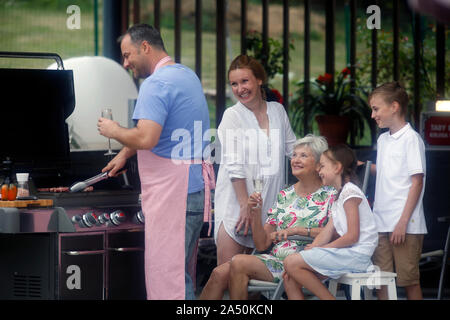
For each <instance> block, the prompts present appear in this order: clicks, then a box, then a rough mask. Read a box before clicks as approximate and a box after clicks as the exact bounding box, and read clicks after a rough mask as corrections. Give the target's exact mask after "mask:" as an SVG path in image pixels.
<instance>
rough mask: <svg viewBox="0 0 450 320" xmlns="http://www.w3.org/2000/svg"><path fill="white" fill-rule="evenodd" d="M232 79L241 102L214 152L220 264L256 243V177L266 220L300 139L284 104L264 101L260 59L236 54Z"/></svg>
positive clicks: (228, 113) (229, 113)
mask: <svg viewBox="0 0 450 320" xmlns="http://www.w3.org/2000/svg"><path fill="white" fill-rule="evenodd" d="M228 80H229V83H230V85H231V88H232V91H233V94H234V96H235V97H236V98H237V99H238V102H237V103H236V104H235V105H234V106H232V107H229V108H227V109H226V110H225V112H224V114H223V118H222V121H221V123H220V125H219V127H218V129H217V134H218V138H219V142H220V145H219V148H217V149H216V152H217V153H216V155H217V156H218V154H220V159H221V160H220V161H221V162H220V168H219V173H218V176H217V183H216V189H215V199H214V238H215V241H216V245H217V265H221V264H223V263H226V262H228V261H230V260H231V258H232V257H233V256H235V255H236V254H239V253H248V252H250V250H251V249H250V248H253V247H254V243H253V239H252V236H251V229H250V217H249V213H248V212H247V203H248V198H249V195H250V194H252V193H253V192H254V187H253V181H252V180H253V177H255V176H256V175H262V176H263V177H264V186H263V190H262V192H261V196H262V198H263V199H264V201H263V205H262V210H261V212H262V217H261V221H263V222H264V221H266V218H267V212H268V210H269V209H270V208H271V207H272V205H273V204H274V203H275V201H276V196H277V194H278V192H279V191H280V190H281V189H282V188H283V187H285V185H286V182H287V181H285V156H288V157H290V156H291V155H292V151H293V145H294V143H295V141H296V137H295V134H294V132H293V131H292V128H291V125H290V123H289V118H288V116H287V114H286V111H285V110H284V107H283V106H282V105H281V104H279V103H278V102H267V101H266V100H265V94H264V90H263V85H264V84H265V82H266V81H267V76H266V73H265V71H264V68H263V67H262V65H261V64H260V63H259V62H258V61H257V60H255V59H254V58H251V57H248V56H246V55H239V56H238V57H236V58H235V59H234V60H233V62H232V63H231V65H230V68H229V70H228ZM225 276H227V275H225ZM204 294H205V295H207V293H206V292H203V293H202V295H204Z"/></svg>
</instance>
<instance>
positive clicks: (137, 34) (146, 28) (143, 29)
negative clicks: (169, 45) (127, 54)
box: [117, 23, 166, 52]
mask: <svg viewBox="0 0 450 320" xmlns="http://www.w3.org/2000/svg"><path fill="white" fill-rule="evenodd" d="M127 34H129V35H130V38H131V42H133V43H134V44H136V45H140V44H141V42H142V41H144V40H145V41H147V42H148V43H149V44H150V45H151V46H153V47H156V48H159V49H160V50H163V51H164V52H166V48H165V47H164V42H163V40H162V38H161V34H160V33H159V31H158V30H157V29H156V28H153V27H152V26H150V25H148V24H145V23H140V24H135V25H134V26H131V27H130V28H129V29H128V30H127V32H125V34H124V35H122V36H120V37H119V39H117V42H119V43H121V42H122V40H123V38H124V37H125V36H126V35H127Z"/></svg>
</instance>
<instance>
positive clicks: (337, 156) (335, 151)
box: [323, 144, 360, 186]
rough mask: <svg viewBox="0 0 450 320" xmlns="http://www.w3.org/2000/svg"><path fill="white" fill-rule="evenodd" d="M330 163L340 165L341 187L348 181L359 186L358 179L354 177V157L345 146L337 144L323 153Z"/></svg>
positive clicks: (351, 151)
mask: <svg viewBox="0 0 450 320" xmlns="http://www.w3.org/2000/svg"><path fill="white" fill-rule="evenodd" d="M323 155H324V156H326V157H327V158H328V159H330V160H331V161H332V162H334V163H336V162H339V163H340V164H341V165H342V173H341V177H342V185H344V183H345V181H346V180H347V179H348V180H349V181H350V182H353V183H354V184H356V185H358V186H360V183H359V179H358V177H357V175H356V163H357V159H356V155H355V151H353V150H352V149H351V148H350V147H349V146H347V145H346V144H338V145H335V146H331V147H329V148H328V150H326V151H325V152H324V153H323Z"/></svg>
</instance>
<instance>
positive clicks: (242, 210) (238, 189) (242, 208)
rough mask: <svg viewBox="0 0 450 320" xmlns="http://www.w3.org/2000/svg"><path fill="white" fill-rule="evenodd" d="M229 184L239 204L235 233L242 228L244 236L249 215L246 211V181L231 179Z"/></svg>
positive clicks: (247, 226)
mask: <svg viewBox="0 0 450 320" xmlns="http://www.w3.org/2000/svg"><path fill="white" fill-rule="evenodd" d="M231 184H232V185H233V189H234V192H235V194H236V198H237V200H238V203H239V220H238V222H237V223H236V232H238V231H239V230H241V229H242V228H244V229H243V230H244V236H246V235H247V233H248V228H249V226H250V215H249V212H248V210H247V208H248V191H247V184H246V179H238V178H233V179H231Z"/></svg>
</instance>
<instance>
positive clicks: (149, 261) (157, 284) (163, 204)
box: [137, 150, 214, 300]
mask: <svg viewBox="0 0 450 320" xmlns="http://www.w3.org/2000/svg"><path fill="white" fill-rule="evenodd" d="M137 154H138V166H139V176H140V180H141V193H142V210H143V212H144V216H145V284H146V289H147V299H149V300H184V299H185V264H184V256H185V252H184V249H185V226H186V200H187V192H188V181H189V166H190V164H189V163H183V162H182V161H178V162H177V163H175V162H174V161H173V160H172V159H168V158H162V157H159V156H157V155H155V154H154V153H152V152H151V151H148V150H138V151H137ZM202 167H203V178H204V180H205V202H207V203H205V211H204V220H205V221H209V222H211V204H210V203H209V199H210V189H213V188H214V171H213V169H212V165H211V164H209V163H205V162H203V163H202ZM196 258H197V254H196V250H194V254H193V256H192V259H191V261H190V263H189V265H190V268H189V273H190V274H191V276H192V278H193V280H194V281H195V262H196ZM194 283H195V282H194Z"/></svg>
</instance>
